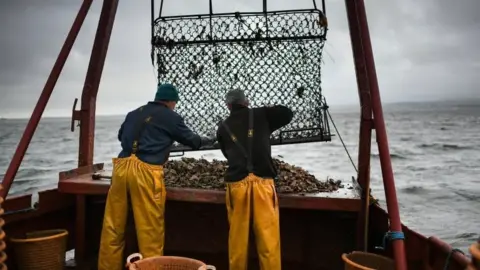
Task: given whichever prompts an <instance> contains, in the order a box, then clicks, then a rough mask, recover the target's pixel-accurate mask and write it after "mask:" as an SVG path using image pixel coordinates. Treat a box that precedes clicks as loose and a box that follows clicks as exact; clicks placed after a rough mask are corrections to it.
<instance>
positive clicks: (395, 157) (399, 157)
mask: <svg viewBox="0 0 480 270" xmlns="http://www.w3.org/2000/svg"><path fill="white" fill-rule="evenodd" d="M371 156H372V157H374V158H379V157H380V155H379V154H378V153H372V154H371ZM390 158H391V159H393V160H395V159H407V157H406V156H404V155H400V154H396V153H390Z"/></svg>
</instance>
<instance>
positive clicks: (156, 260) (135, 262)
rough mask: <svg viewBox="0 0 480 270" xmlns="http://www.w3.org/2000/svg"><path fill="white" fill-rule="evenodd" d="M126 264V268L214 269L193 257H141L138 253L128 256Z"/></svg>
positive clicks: (146, 269) (142, 269)
mask: <svg viewBox="0 0 480 270" xmlns="http://www.w3.org/2000/svg"><path fill="white" fill-rule="evenodd" d="M126 266H127V269H128V270H216V268H215V267H214V266H212V265H206V264H205V263H204V262H201V261H199V260H195V259H190V258H185V257H176V256H156V257H151V258H147V259H143V256H142V255H141V254H140V253H135V254H132V255H130V256H128V258H127V265H126Z"/></svg>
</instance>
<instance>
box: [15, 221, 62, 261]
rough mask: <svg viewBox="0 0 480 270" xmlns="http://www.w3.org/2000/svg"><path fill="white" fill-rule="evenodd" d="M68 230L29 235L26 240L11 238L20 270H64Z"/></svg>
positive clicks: (39, 232)
mask: <svg viewBox="0 0 480 270" xmlns="http://www.w3.org/2000/svg"><path fill="white" fill-rule="evenodd" d="M67 236H68V232H67V231H66V230H60V229H59V230H45V231H36V232H31V233H27V234H26V236H25V237H24V238H11V239H10V241H11V242H12V244H13V245H12V246H13V249H14V252H15V259H16V262H17V267H18V269H19V270H63V269H64V268H65V253H66V249H67Z"/></svg>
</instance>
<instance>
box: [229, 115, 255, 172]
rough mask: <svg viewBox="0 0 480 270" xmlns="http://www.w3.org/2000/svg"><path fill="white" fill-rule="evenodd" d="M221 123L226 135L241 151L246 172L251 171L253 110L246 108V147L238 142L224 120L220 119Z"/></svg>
mask: <svg viewBox="0 0 480 270" xmlns="http://www.w3.org/2000/svg"><path fill="white" fill-rule="evenodd" d="M222 125H223V127H224V128H225V131H227V133H228V135H229V136H230V138H231V139H232V141H233V142H234V143H235V144H236V145H237V147H238V148H239V149H240V151H242V153H243V155H244V156H245V159H246V160H247V170H248V172H250V173H251V172H253V163H252V148H253V110H252V109H248V134H247V135H248V136H247V149H245V147H243V145H241V144H240V142H238V139H237V137H236V136H235V135H234V134H233V133H232V131H231V130H230V128H229V127H228V125H227V123H225V121H222Z"/></svg>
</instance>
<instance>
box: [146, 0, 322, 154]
mask: <svg viewBox="0 0 480 270" xmlns="http://www.w3.org/2000/svg"><path fill="white" fill-rule="evenodd" d="M153 6H154V5H153V0H152V62H153V64H154V66H155V69H156V71H157V78H158V82H159V83H167V82H168V83H173V84H175V85H176V86H177V87H178V89H179V91H180V94H181V96H180V102H179V103H178V105H177V109H176V110H177V112H178V113H179V114H180V115H182V116H183V117H184V119H185V122H186V124H187V125H188V126H189V127H190V128H192V130H194V131H195V132H197V133H198V134H201V135H206V134H209V133H212V132H214V131H215V129H216V127H217V124H218V123H219V121H221V120H223V119H225V118H226V117H227V116H228V113H229V112H228V109H227V107H226V105H225V102H224V97H225V94H226V93H227V91H228V90H231V89H241V90H245V93H246V95H247V96H248V98H249V100H250V104H251V105H252V106H253V107H256V106H264V105H274V104H275V105H277V104H279V105H286V106H288V107H290V108H291V109H292V110H293V112H294V118H293V120H292V122H291V123H290V124H289V125H288V126H285V127H283V128H282V129H280V130H277V131H275V132H274V133H273V134H272V136H271V143H272V145H276V144H291V143H301V142H317V141H330V140H331V133H330V127H329V123H328V119H327V113H326V109H327V108H328V106H327V104H326V101H325V98H324V97H323V95H322V88H321V64H322V55H323V54H322V53H323V47H324V45H325V41H326V33H327V23H326V17H325V15H324V13H323V12H322V11H320V10H319V9H317V7H316V4H315V2H314V8H313V9H302V10H289V11H268V12H267V11H266V1H264V11H263V12H256V13H251V12H250V13H240V12H235V13H221V14H214V13H213V12H212V3H211V1H210V13H209V14H202V15H188V16H161V10H162V6H163V0H162V3H161V7H160V15H159V17H158V18H157V19H155V20H154V19H153V18H154V8H153ZM323 6H324V5H323ZM217 147H218V146H214V147H211V148H217ZM188 150H190V149H189V148H187V147H185V146H182V145H174V146H173V147H172V151H188Z"/></svg>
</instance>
